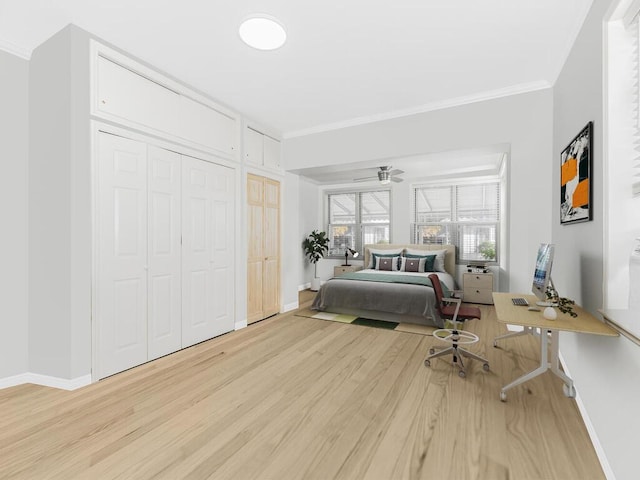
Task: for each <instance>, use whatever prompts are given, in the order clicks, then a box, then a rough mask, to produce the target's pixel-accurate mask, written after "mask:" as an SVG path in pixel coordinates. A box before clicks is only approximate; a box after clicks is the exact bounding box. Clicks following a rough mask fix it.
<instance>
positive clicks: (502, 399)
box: [500, 392, 507, 402]
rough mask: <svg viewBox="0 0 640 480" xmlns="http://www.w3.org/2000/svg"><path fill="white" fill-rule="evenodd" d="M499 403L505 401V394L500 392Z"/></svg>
mask: <svg viewBox="0 0 640 480" xmlns="http://www.w3.org/2000/svg"><path fill="white" fill-rule="evenodd" d="M500 401H501V402H506V401H507V392H500Z"/></svg>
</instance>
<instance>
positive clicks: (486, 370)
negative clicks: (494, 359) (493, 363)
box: [482, 363, 489, 372]
mask: <svg viewBox="0 0 640 480" xmlns="http://www.w3.org/2000/svg"><path fill="white" fill-rule="evenodd" d="M482 369H483V370H484V371H485V372H488V371H489V364H488V363H485V364H484V365H482Z"/></svg>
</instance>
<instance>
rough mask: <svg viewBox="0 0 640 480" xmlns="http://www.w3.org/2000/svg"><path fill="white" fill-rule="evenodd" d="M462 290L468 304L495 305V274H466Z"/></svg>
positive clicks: (463, 278)
mask: <svg viewBox="0 0 640 480" xmlns="http://www.w3.org/2000/svg"><path fill="white" fill-rule="evenodd" d="M462 288H463V291H464V301H465V302H467V303H486V304H488V305H489V304H492V303H493V273H465V274H463V277H462Z"/></svg>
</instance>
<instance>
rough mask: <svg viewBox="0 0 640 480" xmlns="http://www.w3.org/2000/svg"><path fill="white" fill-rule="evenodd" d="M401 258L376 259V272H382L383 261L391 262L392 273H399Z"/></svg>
mask: <svg viewBox="0 0 640 480" xmlns="http://www.w3.org/2000/svg"><path fill="white" fill-rule="evenodd" d="M400 258H401V257H399V256H398V257H376V270H381V268H380V261H381V260H391V271H392V272H397V271H398V269H399V267H398V263H399V260H400Z"/></svg>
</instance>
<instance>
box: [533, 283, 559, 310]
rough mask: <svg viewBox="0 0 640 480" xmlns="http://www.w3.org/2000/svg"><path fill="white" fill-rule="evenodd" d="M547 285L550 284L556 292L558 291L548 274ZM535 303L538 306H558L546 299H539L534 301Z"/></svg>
mask: <svg viewBox="0 0 640 480" xmlns="http://www.w3.org/2000/svg"><path fill="white" fill-rule="evenodd" d="M549 285H551V288H552V289H553V291H554V292H556V294H557V293H558V291H557V290H556V287H555V285H554V284H553V279H552V278H551V276H549ZM536 305H537V306H539V307H557V306H558V304H557V303H555V302H548V301H543V300H540V301H538V302H536Z"/></svg>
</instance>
